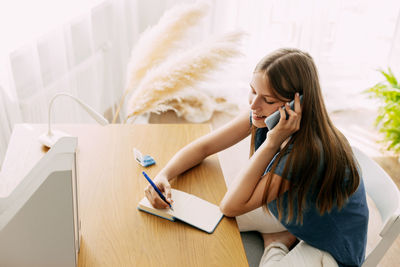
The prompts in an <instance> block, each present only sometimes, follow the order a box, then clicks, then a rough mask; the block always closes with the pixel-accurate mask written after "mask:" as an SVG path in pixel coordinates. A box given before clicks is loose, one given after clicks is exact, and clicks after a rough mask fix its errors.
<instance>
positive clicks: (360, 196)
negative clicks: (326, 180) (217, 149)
mask: <svg viewBox="0 0 400 267" xmlns="http://www.w3.org/2000/svg"><path fill="white" fill-rule="evenodd" d="M250 121H251V118H250ZM267 132H268V129H267V128H258V129H257V130H256V133H255V150H257V149H258V148H259V147H260V146H261V144H262V143H263V142H264V140H265V139H266V134H267ZM290 152H291V147H289V148H288V150H287V151H286V153H285V155H283V156H282V157H281V159H280V160H279V162H278V164H277V166H276V169H275V172H274V173H275V174H277V175H279V176H281V177H282V173H283V170H284V167H285V163H286V160H287V158H288V155H289V154H290ZM279 153H280V152H278V153H276V155H275V156H274V157H273V159H272V160H271V162H269V164H268V166H267V168H266V170H265V173H264V175H265V174H266V173H267V172H269V171H270V170H271V168H272V165H273V163H274V161H275V160H276V158H277V156H278V155H279ZM323 165H324V163H323V160H322V162H321V164H320V166H323ZM317 175H318V177H316V178H317V179H318V178H320V179H323V176H324V171H323V167H322V168H319V170H318V171H317ZM360 175H361V173H360ZM288 176H289V177H282V178H284V179H287V180H289V181H290V180H291V179H292V177H290V176H291V175H290V171H289V175H288ZM310 178H311V177H310ZM360 178H361V179H360V184H359V186H358V188H357V190H356V191H355V192H354V193H353V194H352V195H351V196H350V197H349V198H348V200H347V202H346V203H345V204H344V205H343V206H342V208H341V209H340V210H339V209H338V208H337V207H333V209H332V210H331V211H330V212H326V213H324V214H322V215H320V214H319V211H318V210H317V208H316V204H315V197H312V196H307V198H306V203H307V207H306V209H305V210H303V224H297V223H296V215H297V214H296V212H294V220H293V221H292V222H289V223H286V218H287V215H288V212H287V211H288V192H286V193H284V194H283V195H282V196H280V197H279V198H283V206H282V207H283V211H282V215H283V216H282V219H281V220H280V222H281V223H282V224H283V226H285V228H286V229H287V230H288V231H289V232H290V233H292V234H293V235H294V236H296V237H297V238H299V239H301V240H303V241H304V242H306V243H307V244H309V245H311V246H313V247H315V248H318V249H320V250H324V251H327V252H329V253H330V254H331V255H332V257H334V258H335V260H336V262H337V263H338V265H339V266H361V264H362V263H363V261H364V258H365V248H366V243H367V230H368V216H369V211H368V206H367V201H366V194H365V188H364V183H363V181H362V177H360ZM310 195H311V194H310ZM294 201H295V203H294V204H295V205H297V202H296V200H294ZM276 202H277V200H273V201H271V202H270V203H268V208H269V210H270V211H271V213H272V214H273V215H274V216H275V217H276V218H278V217H279V216H278V210H277V206H276Z"/></svg>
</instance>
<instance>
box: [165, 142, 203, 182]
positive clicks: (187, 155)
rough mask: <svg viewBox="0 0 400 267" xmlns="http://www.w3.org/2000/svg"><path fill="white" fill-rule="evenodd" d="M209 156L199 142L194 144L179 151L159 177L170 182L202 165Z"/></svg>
mask: <svg viewBox="0 0 400 267" xmlns="http://www.w3.org/2000/svg"><path fill="white" fill-rule="evenodd" d="M207 156H208V155H206V153H205V151H204V149H203V148H202V146H201V145H200V144H199V142H193V143H191V144H189V145H187V146H185V147H183V148H182V149H181V150H179V151H178V152H177V153H176V154H175V155H174V156H173V157H172V158H171V160H170V161H169V162H168V163H167V165H166V166H165V167H164V168H163V169H162V170H161V171H160V173H159V175H163V176H165V177H166V178H167V179H168V180H169V181H170V180H171V179H173V178H175V177H176V176H178V175H179V174H181V173H183V172H185V171H187V170H189V169H190V168H192V167H194V166H196V165H198V164H199V163H201V162H202V161H203V159H204V158H206V157H207Z"/></svg>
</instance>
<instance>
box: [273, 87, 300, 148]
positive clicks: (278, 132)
mask: <svg viewBox="0 0 400 267" xmlns="http://www.w3.org/2000/svg"><path fill="white" fill-rule="evenodd" d="M285 110H286V112H287V113H288V115H289V118H286V113H285ZM285 110H284V109H283V108H282V107H280V108H279V112H280V114H281V118H280V120H279V122H278V124H277V125H276V126H275V127H274V128H273V129H272V130H271V131H268V133H267V139H268V140H269V142H271V143H272V144H274V145H275V146H280V145H281V144H282V143H283V142H284V141H285V140H286V139H288V138H289V137H290V136H291V135H292V134H294V133H295V132H297V131H298V130H299V129H300V122H301V105H300V96H299V93H296V94H295V97H294V111H293V110H292V109H291V108H290V106H289V103H286V104H285Z"/></svg>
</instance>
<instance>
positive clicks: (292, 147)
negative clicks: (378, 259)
mask: <svg viewBox="0 0 400 267" xmlns="http://www.w3.org/2000/svg"><path fill="white" fill-rule="evenodd" d="M250 88H251V89H250V94H249V103H250V110H247V111H245V112H243V113H242V114H240V115H239V116H238V117H237V118H236V119H234V120H233V121H232V122H230V123H228V124H227V125H225V126H224V127H222V128H220V129H218V130H216V131H213V132H211V133H210V134H208V135H206V136H203V137H201V138H199V139H198V140H196V141H194V142H193V143H191V144H189V145H187V146H186V147H184V148H183V149H181V150H180V151H179V152H178V153H177V154H176V155H175V156H174V157H173V158H172V159H171V160H170V161H169V163H168V164H167V165H166V166H165V167H164V168H163V169H162V170H161V172H160V173H159V174H158V175H157V176H156V178H155V183H156V185H157V186H158V187H159V188H160V189H161V190H162V191H163V193H164V194H165V195H166V196H167V200H169V201H171V186H170V183H169V181H170V180H171V179H173V178H175V177H176V176H177V175H179V174H181V173H182V172H184V171H186V170H188V169H189V168H191V167H193V166H195V165H197V164H199V163H200V162H201V161H202V160H203V159H204V158H206V157H207V156H209V155H211V154H214V153H216V152H219V151H221V150H223V149H226V148H228V147H230V146H232V145H234V144H236V143H237V142H239V141H241V140H242V139H244V138H245V137H246V136H248V135H250V134H251V135H252V147H251V151H255V152H254V153H252V155H251V157H250V159H249V160H248V162H247V164H246V165H245V166H244V167H243V169H242V170H241V172H240V173H239V175H238V176H237V177H236V178H235V180H234V181H233V182H232V184H231V185H230V186H229V188H228V191H227V193H226V195H225V196H224V198H223V200H222V201H221V204H220V208H221V211H222V212H223V213H224V214H225V215H226V216H230V217H233V216H239V215H242V216H239V217H238V220H239V219H243V217H244V216H247V217H253V218H252V220H253V221H256V222H255V223H256V224H257V223H261V224H264V225H265V228H267V230H266V231H262V233H263V234H262V235H263V238H264V246H265V250H264V255H263V257H262V259H261V263H260V266H360V265H361V264H362V262H363V260H364V256H365V247H366V239H367V224H368V207H367V204H366V196H365V189H364V185H363V181H362V178H361V176H360V172H359V171H358V169H357V163H356V160H355V159H354V156H353V154H352V150H351V147H350V145H349V144H348V142H347V140H346V138H345V137H344V136H343V135H342V134H341V133H340V132H339V131H338V130H337V129H336V128H335V126H334V125H333V124H332V122H331V120H330V119H329V116H328V113H327V111H326V108H325V104H324V101H323V98H322V94H321V89H320V84H319V79H318V74H317V69H316V67H315V64H314V62H313V59H312V58H311V56H310V55H309V54H307V53H305V52H302V51H300V50H297V49H279V50H277V51H275V52H273V53H272V54H270V55H268V56H266V57H264V58H263V59H262V60H261V61H260V62H259V63H258V65H257V66H256V68H255V71H254V74H253V78H252V81H251V83H250ZM300 95H303V101H302V103H300ZM293 99H294V110H291V109H290V107H289V105H288V102H289V101H291V100H293ZM283 107H285V109H283ZM277 110H279V112H280V115H281V119H280V121H279V123H278V124H277V125H276V126H275V127H274V128H273V129H272V130H269V131H268V129H267V128H266V125H265V122H264V120H265V118H266V117H268V116H269V115H271V114H272V113H274V112H275V111H277ZM285 110H286V111H285ZM249 112H250V118H249ZM145 194H146V196H147V198H148V199H149V200H150V202H151V203H152V204H153V206H155V207H157V208H167V204H165V203H164V202H163V201H162V200H161V199H160V198H159V197H158V195H157V194H156V193H155V191H154V190H153V189H152V188H151V187H147V188H146V189H145ZM260 207H262V208H263V210H261V208H260ZM255 210H256V211H257V210H258V212H254V211H255ZM260 214H261V215H260ZM269 227H270V228H271V229H273V230H271V231H270V230H268V228H269ZM297 240H301V241H300V243H298V244H297V242H296V241H297ZM289 250H290V252H289Z"/></svg>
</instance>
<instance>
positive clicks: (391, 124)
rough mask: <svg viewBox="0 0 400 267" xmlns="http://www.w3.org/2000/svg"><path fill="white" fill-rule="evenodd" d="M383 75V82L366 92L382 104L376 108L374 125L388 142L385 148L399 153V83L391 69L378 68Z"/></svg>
mask: <svg viewBox="0 0 400 267" xmlns="http://www.w3.org/2000/svg"><path fill="white" fill-rule="evenodd" d="M379 72H380V73H381V74H382V75H383V76H384V77H385V81H384V82H379V83H377V84H376V85H374V86H372V87H371V88H368V89H367V90H366V92H367V93H369V94H370V95H371V97H374V98H378V99H380V100H381V101H382V105H381V106H380V107H379V109H378V116H377V118H376V121H375V125H376V126H377V127H378V128H379V131H380V132H381V133H383V134H384V140H383V141H384V142H385V143H387V144H388V147H387V149H388V150H391V151H393V152H394V153H395V154H396V155H398V156H399V155H400V85H399V83H398V81H397V79H396V77H395V76H394V74H393V72H392V70H391V69H390V68H388V71H387V72H385V71H383V70H379Z"/></svg>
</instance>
